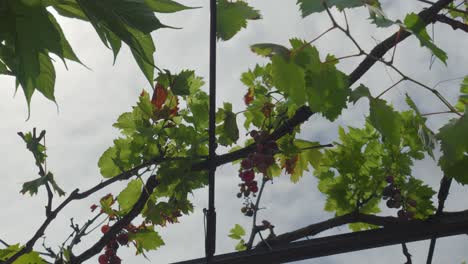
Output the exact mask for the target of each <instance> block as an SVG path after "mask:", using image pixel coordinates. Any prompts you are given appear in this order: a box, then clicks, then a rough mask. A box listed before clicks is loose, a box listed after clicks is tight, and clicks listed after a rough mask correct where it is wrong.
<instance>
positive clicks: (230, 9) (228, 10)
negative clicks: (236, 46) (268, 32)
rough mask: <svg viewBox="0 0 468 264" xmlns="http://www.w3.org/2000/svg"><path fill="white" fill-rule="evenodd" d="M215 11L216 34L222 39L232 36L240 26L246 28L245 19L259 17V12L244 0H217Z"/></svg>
mask: <svg viewBox="0 0 468 264" xmlns="http://www.w3.org/2000/svg"><path fill="white" fill-rule="evenodd" d="M217 13H218V15H217V21H216V25H217V29H218V31H217V32H216V36H217V37H218V39H221V40H224V41H226V40H229V39H231V38H232V37H234V35H236V34H237V32H239V31H240V30H241V29H242V28H246V27H247V20H256V19H260V18H261V16H260V13H259V12H258V11H257V10H255V9H253V8H252V7H250V6H249V5H248V4H247V3H246V2H244V1H236V2H230V1H228V0H218V3H217Z"/></svg>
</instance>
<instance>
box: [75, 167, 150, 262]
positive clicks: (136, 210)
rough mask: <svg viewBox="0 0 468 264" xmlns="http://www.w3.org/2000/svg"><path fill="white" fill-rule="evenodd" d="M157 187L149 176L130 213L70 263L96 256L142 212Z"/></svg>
mask: <svg viewBox="0 0 468 264" xmlns="http://www.w3.org/2000/svg"><path fill="white" fill-rule="evenodd" d="M157 185H158V181H157V179H156V175H151V176H150V177H149V178H148V180H147V181H146V184H145V186H144V187H143V192H142V193H141V195H140V197H139V198H138V200H137V202H136V203H135V205H133V207H132V209H131V210H130V212H128V213H127V214H126V215H125V216H123V217H122V218H121V219H119V220H118V221H117V222H116V223H115V224H114V225H112V226H111V227H110V229H109V231H108V232H107V233H105V234H104V235H103V236H102V237H101V238H100V239H99V240H98V241H97V242H96V243H95V244H94V245H93V246H91V247H90V248H89V249H87V250H86V251H85V252H83V253H82V254H80V255H79V256H76V257H74V256H73V257H72V258H71V263H72V264H77V263H83V262H84V261H86V260H87V259H89V258H91V257H92V256H94V255H96V254H98V253H99V252H100V251H101V250H102V249H103V248H104V246H105V245H106V244H107V243H108V242H109V241H110V240H111V239H113V238H115V237H116V235H117V233H118V232H120V230H122V228H124V227H125V226H127V225H128V224H130V223H131V222H132V220H133V219H134V218H135V217H137V216H138V215H139V214H140V212H141V210H143V208H144V207H145V204H146V202H147V201H148V199H149V197H150V195H151V194H152V193H153V191H154V188H156V186H157Z"/></svg>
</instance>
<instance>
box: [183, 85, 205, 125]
mask: <svg viewBox="0 0 468 264" xmlns="http://www.w3.org/2000/svg"><path fill="white" fill-rule="evenodd" d="M208 100H209V97H208V95H207V94H206V93H205V92H202V91H198V92H196V93H194V94H191V95H190V96H189V97H188V98H187V107H188V109H189V110H190V112H191V113H192V116H193V118H192V122H193V123H194V124H195V125H196V127H198V128H199V129H205V128H208V108H209V103H208Z"/></svg>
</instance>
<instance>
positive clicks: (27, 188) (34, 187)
mask: <svg viewBox="0 0 468 264" xmlns="http://www.w3.org/2000/svg"><path fill="white" fill-rule="evenodd" d="M47 182H49V183H50V184H51V185H52V188H53V189H54V191H56V192H57V193H58V194H59V196H63V195H65V192H64V191H63V190H62V189H61V188H60V187H59V186H58V185H57V182H55V179H54V175H53V174H52V172H50V171H49V172H47V174H46V175H45V176H41V177H39V178H37V179H35V180H32V181H28V182H25V183H23V188H22V189H21V191H20V192H21V193H22V194H25V193H27V192H29V194H30V195H31V196H32V195H34V194H37V191H38V189H39V186H41V185H45V184H46V183H47Z"/></svg>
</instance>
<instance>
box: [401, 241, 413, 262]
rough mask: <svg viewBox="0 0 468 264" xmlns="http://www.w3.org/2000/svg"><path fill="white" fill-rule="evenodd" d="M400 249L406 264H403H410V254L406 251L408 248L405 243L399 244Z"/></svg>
mask: <svg viewBox="0 0 468 264" xmlns="http://www.w3.org/2000/svg"><path fill="white" fill-rule="evenodd" d="M401 247H402V250H403V255H405V257H406V263H405V264H412V263H413V262H412V261H411V254H410V253H409V251H408V247H406V243H401Z"/></svg>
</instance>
